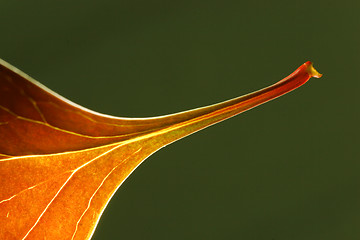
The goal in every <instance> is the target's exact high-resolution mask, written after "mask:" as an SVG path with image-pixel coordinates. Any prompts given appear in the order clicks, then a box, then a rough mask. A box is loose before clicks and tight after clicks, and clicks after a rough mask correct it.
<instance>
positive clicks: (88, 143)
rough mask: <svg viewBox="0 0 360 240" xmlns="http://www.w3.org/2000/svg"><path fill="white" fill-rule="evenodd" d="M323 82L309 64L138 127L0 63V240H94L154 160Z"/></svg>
mask: <svg viewBox="0 0 360 240" xmlns="http://www.w3.org/2000/svg"><path fill="white" fill-rule="evenodd" d="M320 76H321V74H319V73H318V72H317V71H316V70H315V69H314V68H313V67H312V64H311V63H310V62H306V63H304V64H303V65H302V66H300V67H299V68H298V69H297V70H296V71H295V72H294V73H292V74H291V75H290V76H288V77H287V78H285V79H283V80H281V81H279V82H277V83H276V84H274V85H271V86H269V87H267V88H264V89H262V90H259V91H256V92H253V93H251V94H248V95H245V96H242V97H238V98H235V99H232V100H229V101H225V102H222V103H218V104H214V105H211V106H207V107H202V108H197V109H194V110H190V111H186V112H181V113H176V114H171V115H166V116H161V117H154V118H134V119H133V118H118V117H112V116H108V115H103V114H100V113H96V112H93V111H91V110H88V109H86V108H83V107H81V106H79V105H76V104H74V103H72V102H70V101H69V100H66V99H64V98H63V97H61V96H59V95H57V94H56V93H54V92H52V91H51V90H49V89H47V88H46V87H44V86H42V85H41V84H40V83H38V82H36V81H35V80H33V79H31V78H30V77H29V76H27V75H25V74H24V73H22V72H21V71H19V70H17V69H16V68H14V67H12V66H10V65H9V64H7V63H6V62H4V61H0V136H1V139H0V186H1V187H0V239H6V240H7V239H27V240H28V239H48V240H49V239H56V240H60V239H66V240H68V239H79V240H83V239H90V238H91V236H92V234H93V232H94V230H95V227H96V225H97V223H98V221H99V218H100V216H101V214H102V212H103V210H104V208H105V207H106V205H107V203H108V202H109V200H110V199H111V197H112V195H113V194H114V193H115V191H116V189H117V188H118V187H119V186H120V185H121V183H122V182H123V181H124V180H125V179H126V178H127V177H128V176H129V174H130V173H131V172H132V171H133V170H134V169H135V168H136V167H137V166H138V165H139V164H140V163H141V162H142V161H143V160H144V159H146V158H147V157H148V156H149V155H151V154H152V153H154V152H155V151H157V150H158V149H160V148H162V147H164V146H166V145H168V144H170V143H172V142H174V141H176V140H178V139H180V138H183V137H185V136H187V135H189V134H192V133H194V132H196V131H199V130H201V129H203V128H205V127H207V126H210V125H212V124H215V123H217V122H220V121H222V120H224V119H227V118H229V117H232V116H234V115H236V114H239V113H241V112H244V111H246V110H248V109H250V108H253V107H256V106H258V105H259V104H262V103H264V102H267V101H269V100H271V99H274V98H276V97H278V96H280V95H283V94H285V93H287V92H289V91H291V90H293V89H295V88H297V87H299V86H301V85H302V84H304V83H305V82H307V81H308V80H309V78H311V77H320Z"/></svg>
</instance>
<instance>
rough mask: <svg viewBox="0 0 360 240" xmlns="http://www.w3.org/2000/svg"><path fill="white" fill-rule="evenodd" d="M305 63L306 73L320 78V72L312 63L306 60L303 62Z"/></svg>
mask: <svg viewBox="0 0 360 240" xmlns="http://www.w3.org/2000/svg"><path fill="white" fill-rule="evenodd" d="M305 65H306V71H307V73H308V74H309V75H310V76H311V77H314V78H321V76H322V74H321V73H319V72H318V71H317V70H316V69H315V68H314V66H313V63H312V62H310V61H307V62H306V63H305Z"/></svg>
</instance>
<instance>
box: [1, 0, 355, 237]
mask: <svg viewBox="0 0 360 240" xmlns="http://www.w3.org/2000/svg"><path fill="white" fill-rule="evenodd" d="M0 3H1V5H0V9H1V14H0V57H1V58H3V59H4V60H6V61H8V62H9V63H11V64H13V65H14V66H16V67H18V68H20V69H21V70H23V71H24V72H26V73H27V74H29V75H30V76H32V77H34V78H35V79H37V80H38V81H40V82H41V83H43V84H45V85H46V86H48V87H49V88H51V89H52V90H54V91H56V92H58V93H59V94H61V95H63V96H65V97H67V98H69V99H70V100H72V101H74V102H76V103H79V104H81V105H83V106H85V107H87V108H90V109H92V110H95V111H99V112H102V113H107V114H111V115H116V116H126V117H146V116H156V115H163V114H168V113H173V112H178V111H182V110H188V109H191V108H195V107H199V106H204V105H207V104H212V103H216V102H218V101H222V100H226V99H229V98H233V97H236V96H238V95H241V94H245V93H248V92H251V91H254V90H257V89H259V88H262V87H265V86H267V85H270V84H272V83H275V82H276V81H278V80H280V79H281V78H283V77H285V76H287V75H288V74H289V73H291V72H292V71H293V70H295V69H296V68H297V67H298V66H300V65H301V64H302V63H304V62H305V61H307V60H311V61H313V62H314V63H315V68H317V70H318V71H319V72H321V73H323V74H324V76H323V78H321V79H312V80H311V81H310V82H309V83H308V84H306V85H305V86H303V87H301V88H300V89H298V90H296V91H295V92H292V93H290V94H288V95H286V96H284V97H282V98H280V99H277V100H275V101H273V102H270V103H268V104H266V105H264V106H261V107H259V108H256V109H254V110H251V111H250V112H247V113H245V114H242V115H241V116H238V117H235V118H232V119H230V120H227V121H226V122H224V123H221V124H218V125H216V126H213V127H210V128H208V129H206V130H204V131H202V132H199V133H197V134H195V135H192V136H190V137H187V138H185V139H183V140H181V141H179V142H177V143H174V144H172V145H170V146H168V147H166V148H165V149H162V150H161V151H159V152H157V153H156V154H154V155H152V156H151V157H150V158H149V159H148V160H146V161H145V162H144V163H143V164H142V165H141V166H140V167H139V168H138V169H137V170H136V171H135V172H134V173H133V174H132V175H131V176H130V177H129V178H128V180H127V181H126V182H125V183H124V184H123V186H122V187H121V188H120V189H119V190H118V192H117V193H116V195H114V197H113V199H112V201H111V202H110V204H109V206H108V208H107V209H106V211H105V213H104V215H103V217H102V219H101V221H100V223H99V226H98V228H97V230H96V233H95V235H94V238H93V239H95V240H99V239H157V240H159V239H245V240H247V239H256V240H257V239H259V240H282V239H286V240H297V239H299V240H300V239H307V240H312V239H314V240H315V239H316V240H318V239H327V240H331V239H346V240H347V239H360V188H359V185H360V181H359V180H360V162H359V160H360V153H359V142H360V141H359V135H360V134H359V133H360V132H359V120H360V119H359V118H360V117H359V116H360V115H359V107H358V103H359V94H358V92H359V87H360V79H359V68H360V66H359V64H360V57H359V56H360V14H359V10H360V2H359V1H355V0H352V1H347V0H342V1H324V0H323V1H289V0H287V1H285V0H282V1H259V0H257V1H254V0H252V1H250V0H247V1H227V0H221V1H220V0H218V1H161V0H154V1H144V0H142V1H137V0H127V1H123V0H120V1H119V0H117V1H115V0H113V1H106V0H102V1H68V0H67V1H52V2H49V1H39V0H37V1H0Z"/></svg>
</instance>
